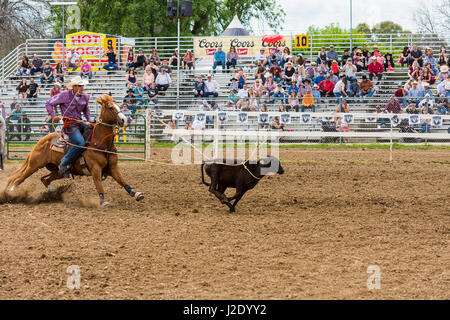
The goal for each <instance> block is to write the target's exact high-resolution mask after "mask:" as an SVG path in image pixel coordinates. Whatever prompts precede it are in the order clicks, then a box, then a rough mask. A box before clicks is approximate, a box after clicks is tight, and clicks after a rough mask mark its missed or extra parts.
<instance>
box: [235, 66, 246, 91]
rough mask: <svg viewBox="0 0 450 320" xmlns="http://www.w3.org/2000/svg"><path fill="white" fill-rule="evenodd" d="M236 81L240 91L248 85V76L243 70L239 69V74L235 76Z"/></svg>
mask: <svg viewBox="0 0 450 320" xmlns="http://www.w3.org/2000/svg"><path fill="white" fill-rule="evenodd" d="M235 78H236V81H237V83H238V87H239V89H242V88H243V87H244V85H245V84H246V83H247V76H246V75H245V73H244V70H243V69H242V68H239V69H238V73H237V74H236V76H235Z"/></svg>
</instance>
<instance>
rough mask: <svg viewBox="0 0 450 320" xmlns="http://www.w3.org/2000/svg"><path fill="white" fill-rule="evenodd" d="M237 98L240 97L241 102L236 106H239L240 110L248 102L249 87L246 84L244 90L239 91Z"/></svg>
mask: <svg viewBox="0 0 450 320" xmlns="http://www.w3.org/2000/svg"><path fill="white" fill-rule="evenodd" d="M237 96H238V98H239V100H238V102H237V104H236V106H237V107H238V108H240V107H241V106H242V105H244V104H246V103H247V100H248V88H247V85H246V84H244V86H243V87H242V89H240V90H239V91H238V94H237Z"/></svg>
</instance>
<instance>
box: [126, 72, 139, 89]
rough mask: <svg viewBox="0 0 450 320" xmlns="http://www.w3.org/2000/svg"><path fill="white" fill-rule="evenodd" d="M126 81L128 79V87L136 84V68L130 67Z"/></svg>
mask: <svg viewBox="0 0 450 320" xmlns="http://www.w3.org/2000/svg"><path fill="white" fill-rule="evenodd" d="M125 81H126V86H127V87H134V86H135V85H136V82H137V78H136V72H135V71H134V68H130V69H128V73H127V77H126V79H125Z"/></svg>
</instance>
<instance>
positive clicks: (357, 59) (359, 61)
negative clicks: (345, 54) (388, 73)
mask: <svg viewBox="0 0 450 320" xmlns="http://www.w3.org/2000/svg"><path fill="white" fill-rule="evenodd" d="M353 64H354V65H355V66H356V69H357V71H358V72H361V71H363V70H364V66H365V58H364V56H363V55H362V51H361V50H360V49H357V50H355V55H354V56H353Z"/></svg>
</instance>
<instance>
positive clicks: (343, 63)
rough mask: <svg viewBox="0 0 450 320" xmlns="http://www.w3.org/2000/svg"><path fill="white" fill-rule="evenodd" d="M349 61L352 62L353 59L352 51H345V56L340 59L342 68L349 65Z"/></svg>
mask: <svg viewBox="0 0 450 320" xmlns="http://www.w3.org/2000/svg"><path fill="white" fill-rule="evenodd" d="M348 59H350V61H351V60H352V57H351V55H350V50H349V49H344V54H343V55H342V56H341V57H340V58H339V61H340V65H341V67H343V66H344V65H345V64H346V63H347V60H348Z"/></svg>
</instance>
